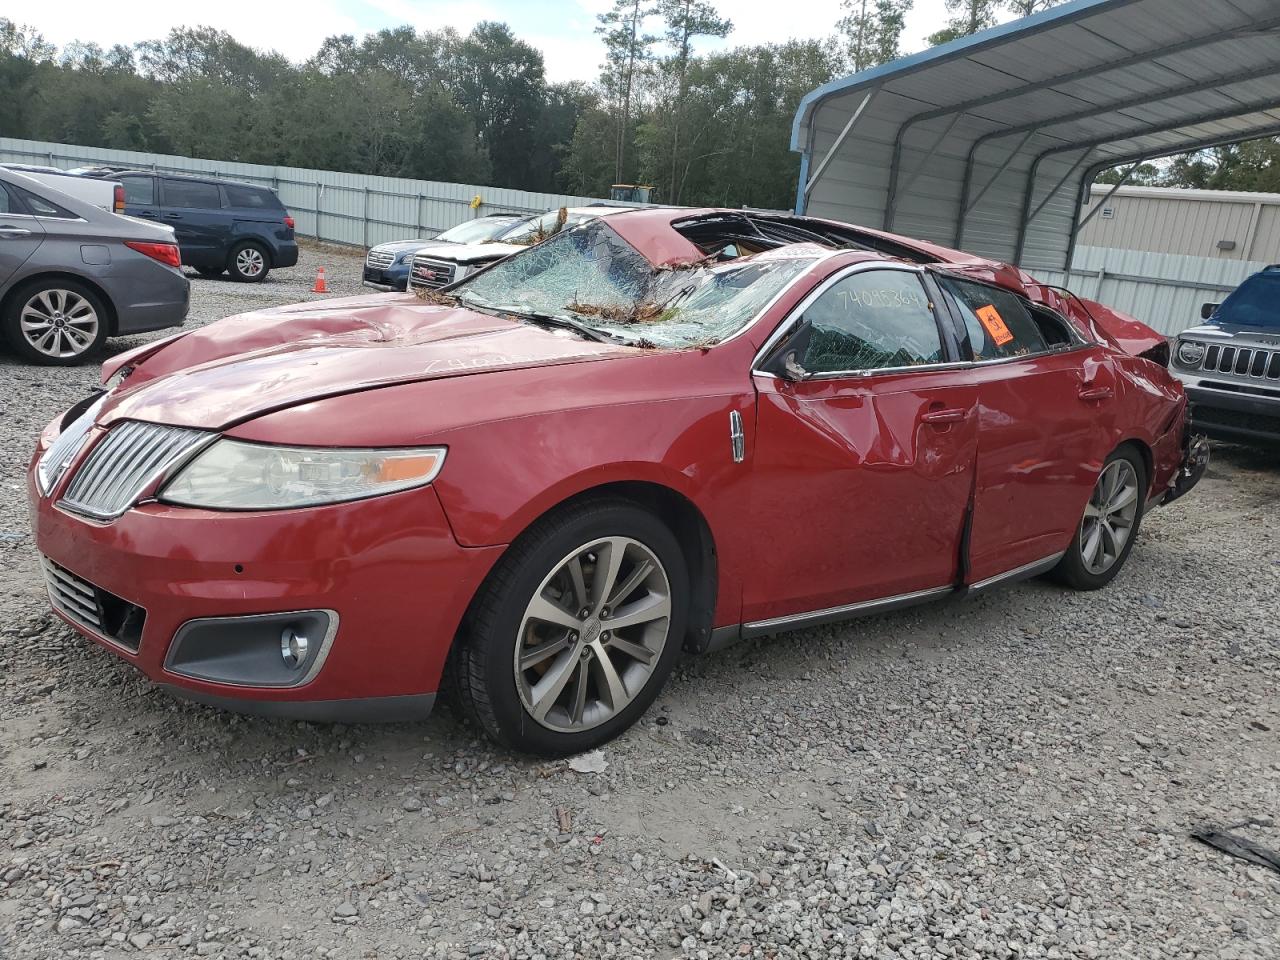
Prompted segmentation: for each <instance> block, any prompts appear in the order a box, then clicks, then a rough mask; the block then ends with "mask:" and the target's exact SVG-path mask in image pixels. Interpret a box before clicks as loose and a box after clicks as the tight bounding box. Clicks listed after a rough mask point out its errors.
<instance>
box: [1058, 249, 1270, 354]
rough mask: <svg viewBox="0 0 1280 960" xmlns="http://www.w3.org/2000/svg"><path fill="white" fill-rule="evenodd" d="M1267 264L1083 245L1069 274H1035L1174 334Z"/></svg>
mask: <svg viewBox="0 0 1280 960" xmlns="http://www.w3.org/2000/svg"><path fill="white" fill-rule="evenodd" d="M1265 266H1267V263H1266V262H1265V261H1247V260H1225V259H1220V258H1216V257H1186V256H1178V255H1176V254H1169V253H1150V252H1146V251H1140V250H1114V249H1109V248H1107V247H1078V248H1077V249H1076V255H1075V259H1074V260H1073V261H1072V268H1071V272H1070V273H1069V274H1062V273H1056V272H1054V271H1052V270H1036V271H1033V272H1034V274H1035V276H1036V278H1037V279H1039V280H1042V281H1044V282H1045V283H1056V284H1059V285H1061V286H1064V287H1068V288H1069V289H1071V290H1074V291H1075V292H1076V293H1078V294H1079V295H1080V296H1082V297H1087V298H1089V299H1090V300H1097V301H1098V302H1099V303H1105V304H1106V305H1107V306H1109V307H1114V308H1115V309H1117V310H1120V311H1122V312H1124V313H1127V314H1129V315H1130V316H1132V317H1137V318H1138V319H1139V320H1141V321H1142V322H1143V323H1146V324H1147V325H1149V326H1150V327H1152V328H1154V329H1155V330H1157V331H1159V332H1160V333H1167V334H1171V335H1172V334H1175V333H1179V332H1180V331H1182V330H1185V329H1187V328H1188V327H1193V326H1195V325H1196V324H1197V323H1200V307H1201V305H1202V304H1205V303H1209V302H1219V301H1221V300H1222V299H1224V298H1225V297H1226V295H1227V294H1228V293H1230V292H1231V291H1232V290H1234V289H1235V288H1236V287H1238V286H1239V285H1240V283H1241V282H1242V281H1243V280H1244V279H1245V278H1247V277H1248V276H1250V275H1251V274H1254V273H1257V272H1258V271H1259V270H1261V269H1262V268H1263V267H1265Z"/></svg>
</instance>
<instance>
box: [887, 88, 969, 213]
mask: <svg viewBox="0 0 1280 960" xmlns="http://www.w3.org/2000/svg"><path fill="white" fill-rule="evenodd" d="M963 116H964V113H963V112H961V113H957V114H956V115H955V116H953V117H952V118H951V122H950V123H948V124H947V125H946V127H945V128H944V129H943V131H942V132H941V133H940V134H938V135H937V136H936V137H934V140H933V143H931V144H929V149H928V150H926V151H925V154H924V158H923V159H922V160H921V161H920V163H918V164H917V165H916V168H915V170H914V171H912V173H911V179H909V180H908V181H907V182H906V183H905V184H903V185H902V186H901V187H899V186H898V178H899V177H900V176H901V174H900V171H901V169H902V141H903V136H904V134H905V131H906V129H907V127H908V126H909V125H910V124H903V125H902V126H901V127H899V128H898V136H897V137H896V138H894V141H893V162H892V164H891V166H890V169H889V196H888V199H887V200H886V201H885V209H884V228H885V229H886V230H892V229H893V220H894V217H896V216H897V215H898V194H899V193H906V192H907V191H908V190H910V189H911V188H912V187H913V186H915V182H916V181H917V180H919V179H920V175H921V174H923V173H924V168H925V167H927V166H928V165H929V161H930V160H931V159H932V158H933V155H934V153H935V152H937V149H938V147H940V146H942V141H943V140H946V139H947V137H948V136H950V134H951V131H952V130H954V129H955V128H956V124H957V123H959V122H960V118H961V117H963Z"/></svg>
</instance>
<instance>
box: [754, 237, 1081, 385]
mask: <svg viewBox="0 0 1280 960" xmlns="http://www.w3.org/2000/svg"><path fill="white" fill-rule="evenodd" d="M867 270H901V271H904V272H907V273H914V274H917V275H918V276H923V275H924V274H925V273H927V272H928V265H925V264H900V263H885V262H884V261H873V262H871V263H855V264H851V265H850V266H848V267H846V268H844V269H843V270H840V271H837V272H836V273H833V274H832V275H831V276H829V277H827V279H826V280H824V281H823V282H822V283H821V284H819V285H818V286H817V287H815V288H814V289H813V290H812V291H810V293H809V295H808V296H807V297H805V298H804V299H803V300H801V301H800V302H799V303H798V304H796V305H795V307H793V308H792V310H791V312H790V313H789V314H788V315H787V316H786V317H785V318H784V319H783V320H782V322H781V323H779V324H778V328H777V329H776V330H774V332H773V333H772V334H771V335H770V336H769V338H768V339H767V340H765V342H764V344H763V345H762V346H761V347H760V349H759V350H758V351H756V355H755V358H754V359H753V360H752V361H751V372H752V373H753V374H756V375H759V376H766V377H772V378H773V379H775V380H786V378H785V377H779V376H778V375H777V374H775V373H770V372H769V371H768V370H762V369H760V364H761V363H763V362H764V360H765V359H766V358H767V357H768V356H769V354H770V353H772V352H773V349H774V347H776V346H777V345H778V342H779V341H780V340H781V339H782V338H783V337H784V336H785V335H786V334H788V333H789V332H790V331H791V329H792V328H793V327H795V326H797V325H798V324H799V322H800V318H801V317H802V316H803V315H804V311H805V310H807V309H808V308H809V307H810V306H811V305H812V304H813V302H814V301H815V300H817V298H818V297H820V296H822V294H824V293H826V292H827V290H828V289H830V288H831V287H832V286H834V285H835V284H836V283H838V282H839V281H841V280H843V279H845V278H846V277H849V276H852V275H854V274H857V273H863V272H865V271H867ZM973 282H975V283H978V282H979V281H973ZM985 286H991V285H990V284H985ZM995 289H1000V290H1005V288H1004V287H997V288H995ZM925 292H926V293H927V292H928V290H927V289H926V291H925ZM1005 292H1007V293H1009V294H1011V295H1013V296H1015V297H1016V296H1018V294H1016V293H1014V291H1012V290H1006V291H1005ZM943 293H946V291H945V290H944V291H943ZM930 302H931V303H932V297H931V298H930ZM939 309H940V306H939V305H938V304H933V311H934V314H935V316H937V315H938V311H939ZM943 309H946V310H947V314H948V317H949V315H950V308H943ZM1046 309H1048V308H1046ZM1051 312H1054V313H1056V311H1051ZM937 319H938V320H939V321H940V322H941V321H942V319H943V318H942V317H941V316H937ZM1063 319H1064V320H1065V318H1063ZM1067 322H1068V323H1069V321H1067ZM1098 346H1103V344H1097V343H1091V342H1090V341H1088V340H1085V339H1084V338H1083V337H1081V338H1080V339H1079V341H1078V342H1075V343H1072V344H1070V345H1069V347H1067V348H1058V349H1052V348H1051V349H1048V350H1041V351H1038V352H1036V353H1024V354H1019V355H1017V356H1013V357H994V358H992V359H990V360H945V361H942V362H941V363H921V364H917V365H915V366H910V367H878V368H871V369H864V370H835V371H828V372H824V373H815V374H812V375H810V376H808V377H805V378H804V380H801V381H794V382H798V383H809V382H810V381H813V380H844V379H853V378H866V377H873V376H881V375H891V374H902V373H924V372H929V371H934V370H964V369H968V368H970V367H988V366H994V365H996V364H1001V363H1016V362H1019V361H1022V360H1034V359H1036V358H1038V357H1049V356H1057V355H1058V354H1067V353H1076V352H1078V351H1080V350H1085V349H1090V348H1093V347H1098Z"/></svg>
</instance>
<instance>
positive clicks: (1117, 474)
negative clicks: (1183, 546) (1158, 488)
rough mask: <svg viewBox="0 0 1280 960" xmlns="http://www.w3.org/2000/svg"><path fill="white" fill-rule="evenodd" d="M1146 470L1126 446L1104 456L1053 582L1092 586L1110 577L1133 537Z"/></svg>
mask: <svg viewBox="0 0 1280 960" xmlns="http://www.w3.org/2000/svg"><path fill="white" fill-rule="evenodd" d="M1146 473H1147V471H1146V466H1145V464H1143V462H1142V458H1141V457H1139V456H1138V454H1137V452H1136V451H1134V450H1133V449H1131V448H1130V447H1127V446H1126V447H1121V448H1120V449H1119V450H1117V451H1115V452H1114V453H1113V454H1111V456H1109V457H1107V460H1106V462H1105V463H1104V464H1103V465H1102V471H1101V472H1100V473H1099V474H1098V481H1097V483H1095V484H1094V487H1093V493H1092V494H1091V495H1090V497H1089V502H1088V503H1087V504H1086V505H1085V508H1084V516H1083V517H1081V518H1080V526H1079V527H1077V528H1076V535H1075V537H1073V538H1072V540H1071V546H1070V547H1068V548H1067V552H1066V553H1065V554H1063V556H1062V559H1061V560H1060V561H1058V565H1057V567H1055V568H1054V571H1053V573H1054V576H1055V578H1056V579H1057V580H1058V581H1059V582H1061V583H1064V584H1066V585H1067V586H1069V587H1072V588H1074V589H1076V590H1097V589H1098V588H1099V587H1105V586H1106V585H1107V584H1108V583H1110V582H1111V581H1112V580H1113V579H1115V576H1116V574H1118V573H1119V572H1120V568H1121V567H1123V566H1124V562H1125V560H1127V559H1128V558H1129V553H1130V551H1131V550H1133V544H1134V541H1136V540H1137V538H1138V527H1139V526H1140V525H1141V524H1142V508H1143V507H1144V506H1145V504H1146V489H1147V481H1146Z"/></svg>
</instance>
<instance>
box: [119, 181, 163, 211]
mask: <svg viewBox="0 0 1280 960" xmlns="http://www.w3.org/2000/svg"><path fill="white" fill-rule="evenodd" d="M120 182H121V183H122V184H124V202H125V203H126V204H127V205H129V206H131V207H150V206H153V205H154V204H155V202H156V181H155V179H154V178H152V177H121V178H120Z"/></svg>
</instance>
